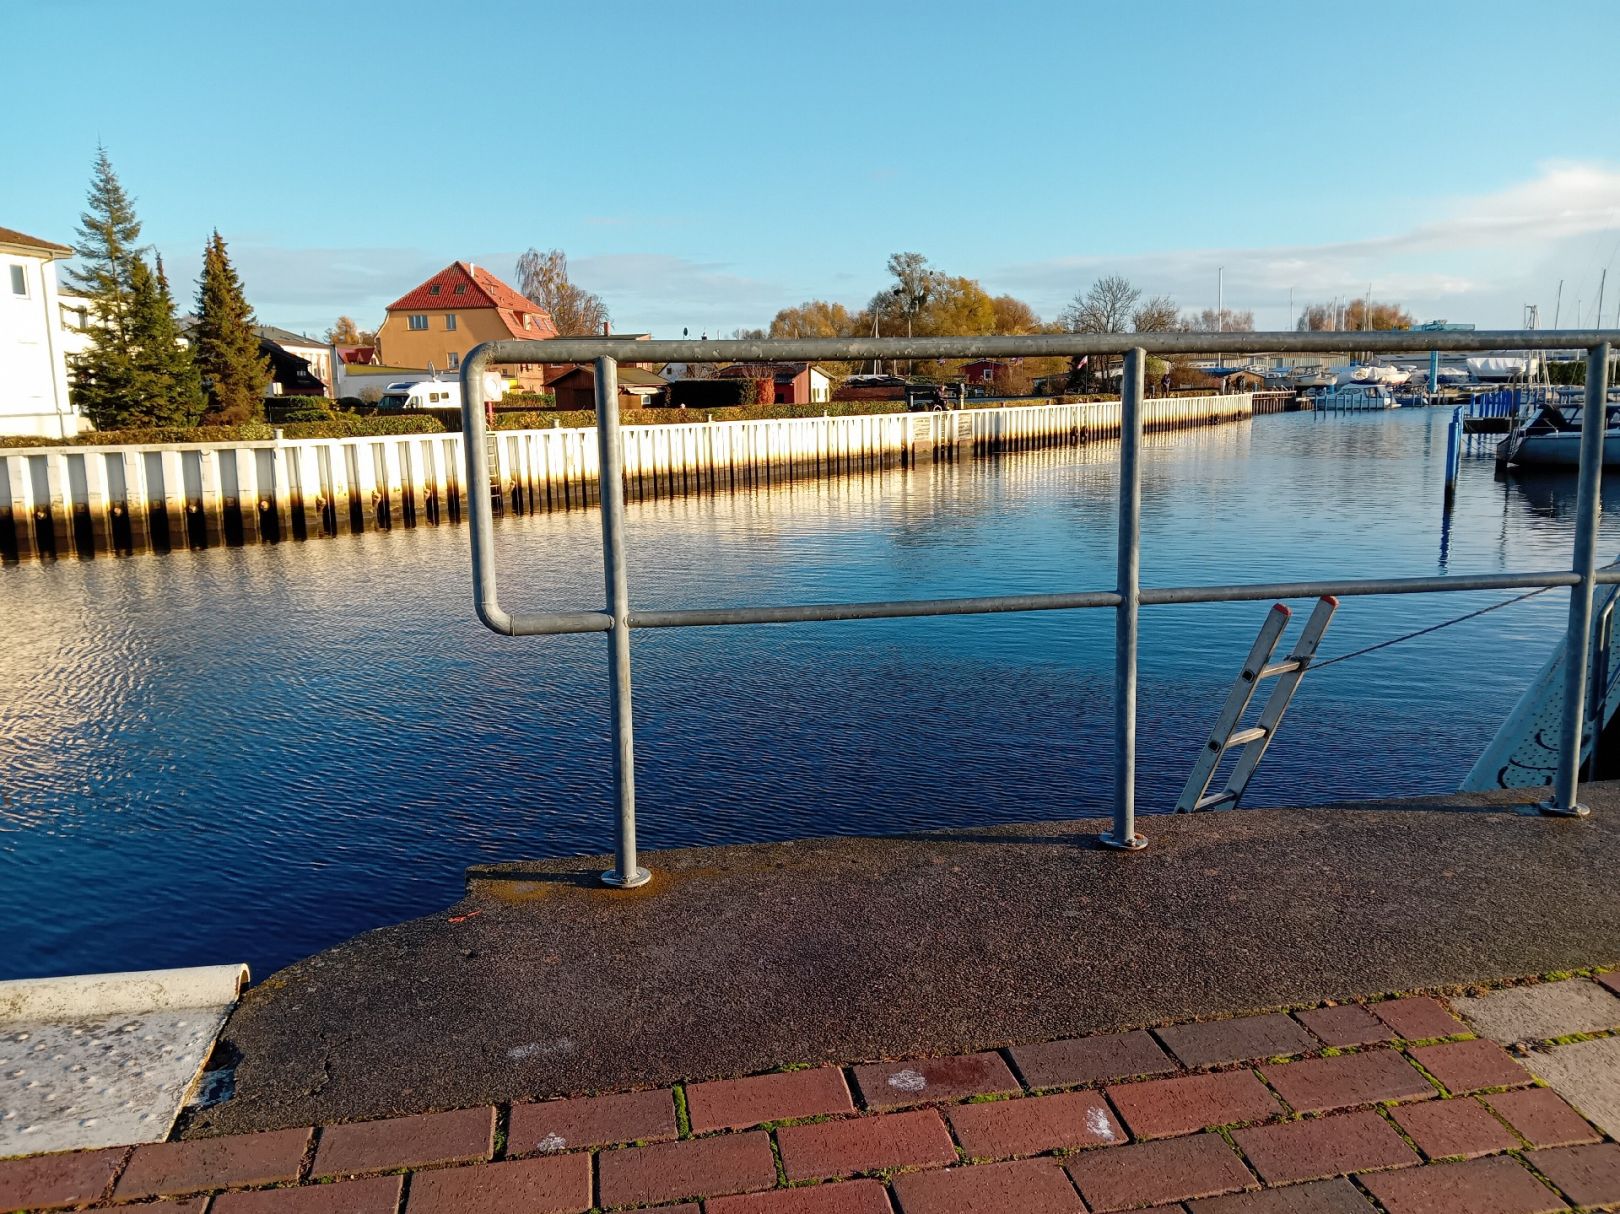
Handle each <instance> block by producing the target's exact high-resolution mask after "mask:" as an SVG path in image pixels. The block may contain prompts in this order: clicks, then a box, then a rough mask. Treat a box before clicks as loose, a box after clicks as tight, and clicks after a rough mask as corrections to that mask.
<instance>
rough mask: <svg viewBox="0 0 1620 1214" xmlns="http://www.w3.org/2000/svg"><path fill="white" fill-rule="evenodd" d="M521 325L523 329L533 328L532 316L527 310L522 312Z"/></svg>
mask: <svg viewBox="0 0 1620 1214" xmlns="http://www.w3.org/2000/svg"><path fill="white" fill-rule="evenodd" d="M523 327H524V328H525V329H532V328H534V317H532V316H530V315H529V314H528V313H527V312H525V313H524V314H523Z"/></svg>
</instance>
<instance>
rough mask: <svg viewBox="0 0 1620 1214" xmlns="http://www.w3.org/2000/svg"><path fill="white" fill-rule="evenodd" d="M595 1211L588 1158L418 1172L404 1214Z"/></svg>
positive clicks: (527, 1161) (537, 1213)
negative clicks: (592, 1209)
mask: <svg viewBox="0 0 1620 1214" xmlns="http://www.w3.org/2000/svg"><path fill="white" fill-rule="evenodd" d="M590 1208H591V1157H590V1156H589V1155H563V1156H560V1157H558V1158H556V1159H519V1160H517V1161H515V1162H512V1163H486V1164H480V1165H478V1166H477V1167H471V1168H442V1169H440V1170H439V1171H436V1172H418V1173H417V1174H416V1175H414V1176H412V1177H411V1194H410V1196H409V1197H408V1198H407V1199H406V1202H405V1214H513V1212H514V1211H518V1210H521V1211H522V1212H523V1214H578V1212H579V1211H582V1210H588V1209H590Z"/></svg>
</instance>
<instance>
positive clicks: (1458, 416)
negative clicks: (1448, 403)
mask: <svg viewBox="0 0 1620 1214" xmlns="http://www.w3.org/2000/svg"><path fill="white" fill-rule="evenodd" d="M1462 413H1463V411H1462V406H1461V405H1458V406H1457V407H1456V408H1455V409H1453V410H1452V411H1451V423H1450V425H1448V426H1447V427H1446V493H1445V505H1446V509H1447V510H1450V509H1451V504H1452V502H1453V501H1455V500H1456V498H1457V474H1458V473H1459V472H1460V471H1461V470H1462V428H1463V422H1462Z"/></svg>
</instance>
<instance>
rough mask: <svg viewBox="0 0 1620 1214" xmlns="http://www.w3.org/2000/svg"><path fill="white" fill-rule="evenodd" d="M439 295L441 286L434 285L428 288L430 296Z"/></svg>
mask: <svg viewBox="0 0 1620 1214" xmlns="http://www.w3.org/2000/svg"><path fill="white" fill-rule="evenodd" d="M438 293H439V284H438V283H434V284H433V285H432V286H430V287H429V288H428V294H429V295H437V294H438Z"/></svg>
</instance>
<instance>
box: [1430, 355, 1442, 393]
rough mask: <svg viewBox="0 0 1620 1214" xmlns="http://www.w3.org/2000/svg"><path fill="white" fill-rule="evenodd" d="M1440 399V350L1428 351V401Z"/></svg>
mask: <svg viewBox="0 0 1620 1214" xmlns="http://www.w3.org/2000/svg"><path fill="white" fill-rule="evenodd" d="M1439 399H1440V351H1438V350H1430V351H1429V403H1430V404H1431V405H1432V404H1434V402H1435V401H1437V400H1439Z"/></svg>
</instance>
